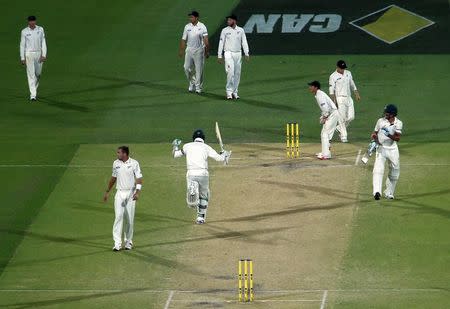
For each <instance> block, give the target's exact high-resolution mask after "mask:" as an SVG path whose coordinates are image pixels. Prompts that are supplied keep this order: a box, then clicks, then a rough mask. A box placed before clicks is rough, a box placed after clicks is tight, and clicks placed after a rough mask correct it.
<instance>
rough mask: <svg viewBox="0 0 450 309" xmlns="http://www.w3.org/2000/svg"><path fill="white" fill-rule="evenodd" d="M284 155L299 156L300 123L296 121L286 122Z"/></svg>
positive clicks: (288, 156) (289, 156)
mask: <svg viewBox="0 0 450 309" xmlns="http://www.w3.org/2000/svg"><path fill="white" fill-rule="evenodd" d="M286 157H287V158H299V157H300V125H299V124H298V122H288V123H286Z"/></svg>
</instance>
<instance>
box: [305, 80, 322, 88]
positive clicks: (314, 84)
mask: <svg viewBox="0 0 450 309" xmlns="http://www.w3.org/2000/svg"><path fill="white" fill-rule="evenodd" d="M308 85H309V86H313V87H316V88H317V89H320V83H319V82H318V81H317V80H314V81H312V82H310V83H308Z"/></svg>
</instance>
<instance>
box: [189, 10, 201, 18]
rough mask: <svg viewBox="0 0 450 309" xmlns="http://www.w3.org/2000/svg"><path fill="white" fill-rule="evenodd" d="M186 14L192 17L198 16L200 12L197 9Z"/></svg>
mask: <svg viewBox="0 0 450 309" xmlns="http://www.w3.org/2000/svg"><path fill="white" fill-rule="evenodd" d="M188 16H194V17H199V16H200V14H199V13H198V12H197V11H192V12H190V13H189V14H188Z"/></svg>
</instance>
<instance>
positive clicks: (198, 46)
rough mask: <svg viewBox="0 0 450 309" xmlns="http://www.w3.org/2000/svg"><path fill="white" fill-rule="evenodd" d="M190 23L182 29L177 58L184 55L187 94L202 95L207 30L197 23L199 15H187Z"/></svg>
mask: <svg viewBox="0 0 450 309" xmlns="http://www.w3.org/2000/svg"><path fill="white" fill-rule="evenodd" d="M188 16H189V19H190V22H189V23H188V24H187V25H186V26H185V27H184V30H183V35H182V37H181V42H180V50H179V56H180V57H183V55H184V72H185V74H186V77H187V79H188V81H189V88H188V90H189V92H194V91H195V92H196V93H198V94H200V93H202V90H203V69H204V65H205V58H208V57H209V42H208V30H207V29H206V26H205V25H204V24H203V23H201V22H200V21H199V16H200V15H199V13H198V12H197V11H192V12H191V13H189V14H188Z"/></svg>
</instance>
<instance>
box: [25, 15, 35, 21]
mask: <svg viewBox="0 0 450 309" xmlns="http://www.w3.org/2000/svg"><path fill="white" fill-rule="evenodd" d="M27 20H28V21H35V20H36V16H34V15H31V16H28V17H27Z"/></svg>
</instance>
